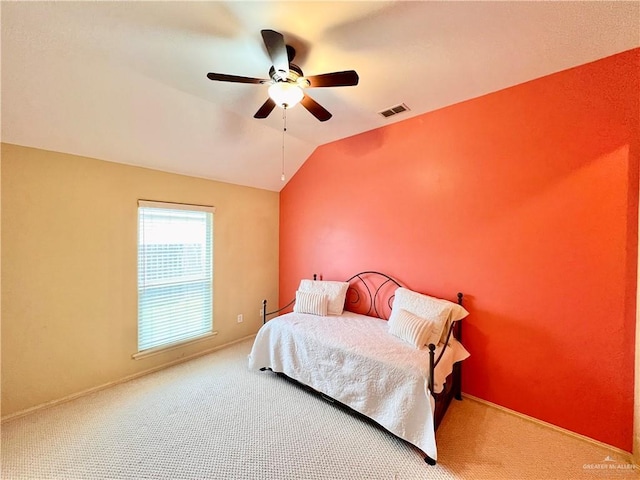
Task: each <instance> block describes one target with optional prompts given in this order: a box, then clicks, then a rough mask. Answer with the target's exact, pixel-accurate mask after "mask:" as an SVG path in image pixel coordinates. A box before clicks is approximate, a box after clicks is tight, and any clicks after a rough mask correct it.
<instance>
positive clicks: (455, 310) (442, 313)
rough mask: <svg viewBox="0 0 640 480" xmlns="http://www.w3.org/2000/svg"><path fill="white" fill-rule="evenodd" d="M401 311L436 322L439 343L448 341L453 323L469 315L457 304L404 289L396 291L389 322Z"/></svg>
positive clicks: (435, 330)
mask: <svg viewBox="0 0 640 480" xmlns="http://www.w3.org/2000/svg"><path fill="white" fill-rule="evenodd" d="M399 309H404V310H406V311H408V312H410V313H413V314H414V315H417V316H418V317H421V318H425V319H428V320H433V321H434V322H435V326H434V335H435V333H436V332H437V337H435V338H436V339H438V340H439V341H438V342H437V343H441V342H444V341H445V340H446V338H447V332H448V330H449V325H450V323H451V322H455V321H458V320H462V319H463V318H464V317H466V316H467V315H469V312H467V311H466V310H465V309H464V308H462V306H461V305H458V304H457V303H453V302H450V301H448V300H443V299H441V298H435V297H430V296H429V295H424V294H422V293H418V292H414V291H412V290H408V289H406V288H402V287H400V288H398V289H397V290H396V294H395V297H394V299H393V308H392V309H391V316H390V317H389V321H391V318H392V317H393V316H394V313H395V312H396V311H397V310H399ZM434 343H436V342H434Z"/></svg>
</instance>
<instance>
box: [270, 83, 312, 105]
mask: <svg viewBox="0 0 640 480" xmlns="http://www.w3.org/2000/svg"><path fill="white" fill-rule="evenodd" d="M269 97H271V100H273V101H274V102H275V103H276V105H278V106H279V107H281V108H291V107H294V106H295V105H297V104H298V103H300V100H302V98H303V97H304V93H303V92H302V88H300V87H299V86H298V85H296V84H295V83H289V82H276V83H274V84H273V85H271V86H270V87H269Z"/></svg>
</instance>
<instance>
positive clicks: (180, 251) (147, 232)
mask: <svg viewBox="0 0 640 480" xmlns="http://www.w3.org/2000/svg"><path fill="white" fill-rule="evenodd" d="M214 211H215V209H214V208H213V207H201V206H196V205H181V204H172V203H159V202H149V201H142V200H140V201H139V202H138V352H139V353H140V352H144V351H149V350H150V349H158V348H159V347H167V346H169V345H173V344H176V343H181V342H185V341H188V340H193V339H196V338H199V337H202V336H207V335H211V334H212V333H213V332H212V330H213V319H212V317H213V315H212V312H213V258H212V257H213V213H214Z"/></svg>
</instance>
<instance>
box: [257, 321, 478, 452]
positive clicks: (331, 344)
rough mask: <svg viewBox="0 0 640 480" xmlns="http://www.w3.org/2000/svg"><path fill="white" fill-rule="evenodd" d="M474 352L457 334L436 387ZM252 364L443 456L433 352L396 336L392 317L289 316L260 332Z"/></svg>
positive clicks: (437, 368) (441, 366) (438, 389)
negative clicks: (437, 439)
mask: <svg viewBox="0 0 640 480" xmlns="http://www.w3.org/2000/svg"><path fill="white" fill-rule="evenodd" d="M440 348H442V347H439V348H438V349H437V350H436V358H438V354H439V349H440ZM468 356H469V353H468V352H467V351H466V350H465V348H464V347H463V346H462V345H461V344H460V343H459V342H458V341H456V340H455V339H451V341H450V346H449V347H448V348H447V349H446V351H445V354H444V356H443V357H442V359H441V361H440V363H439V364H438V366H437V367H436V372H435V375H434V377H435V378H434V390H435V392H436V393H437V392H440V391H441V390H442V388H443V386H444V381H445V378H446V377H447V375H449V373H451V371H452V369H453V364H454V363H455V362H457V361H460V360H464V359H465V358H467V357H468ZM249 368H251V369H255V370H258V369H261V368H270V369H272V370H273V371H275V372H282V373H284V374H286V375H287V376H289V377H291V378H294V379H295V380H298V381H299V382H301V383H303V384H305V385H308V386H310V387H312V388H314V389H315V390H318V391H319V392H322V393H324V394H325V395H328V396H329V397H331V398H334V399H336V400H338V401H340V402H342V403H344V404H345V405H348V406H349V407H351V408H353V409H354V410H356V411H357V412H360V413H362V414H364V415H366V416H367V417H369V418H371V419H373V420H375V421H376V422H377V423H379V424H380V425H382V426H383V427H384V428H386V429H387V430H389V431H390V432H391V433H393V434H395V435H397V436H398V437H400V438H402V439H404V440H406V441H408V442H409V443H411V444H413V445H415V446H417V447H418V448H420V449H421V450H422V451H423V452H424V453H426V454H427V455H429V456H430V457H431V458H433V459H434V460H436V459H437V450H436V442H435V432H434V419H433V408H434V406H433V399H432V397H431V395H430V394H429V387H428V385H429V352H428V350H416V349H415V348H413V347H412V346H410V345H408V344H406V343H405V342H403V341H402V340H400V339H399V338H396V337H394V336H393V335H391V334H390V333H389V328H388V324H387V322H386V321H385V320H380V319H378V318H373V317H367V316H364V315H358V314H355V313H351V312H346V311H345V312H344V314H343V315H341V316H328V317H319V316H315V315H308V314H301V313H288V314H286V315H282V316H280V317H277V318H274V319H273V320H270V321H269V322H267V323H266V324H265V325H264V326H263V327H262V328H261V329H260V331H259V332H258V335H257V336H256V339H255V342H254V344H253V348H252V350H251V353H250V355H249Z"/></svg>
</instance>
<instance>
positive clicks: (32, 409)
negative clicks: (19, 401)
mask: <svg viewBox="0 0 640 480" xmlns="http://www.w3.org/2000/svg"><path fill="white" fill-rule="evenodd" d="M255 336H256V334H255V333H254V334H253V335H248V336H246V337H242V338H239V339H238V340H234V341H232V342H228V343H225V344H223V345H218V346H217V347H212V348H208V349H206V350H203V351H201V352H197V353H194V354H191V355H188V356H186V357H182V358H178V359H176V360H172V361H171V362H168V363H164V364H162V365H160V366H158V367H153V368H150V369H148V370H143V371H142V372H138V373H134V374H133V375H128V376H126V377H123V378H121V379H119V380H114V381H112V382H107V383H104V384H102V385H98V386H97V387H92V388H88V389H86V390H82V391H80V392H77V393H72V394H71V395H67V396H66V397H62V398H59V399H57V400H51V401H49V402H45V403H41V404H40V405H36V406H34V407H29V408H27V409H24V410H20V411H18V412H15V413H11V414H9V415H5V416H4V417H2V419H0V423H6V422H9V421H11V420H15V419H17V418H21V417H24V416H25V415H29V414H30V413H34V412H37V411H38V410H44V409H46V408H51V407H54V406H56V405H60V404H61V403H66V402H70V401H71V400H75V399H76V398H80V397H84V396H85V395H89V394H90V393H94V392H99V391H100V390H104V389H106V388H109V387H113V386H115V385H119V384H121V383H125V382H129V381H131V380H135V379H136V378H140V377H144V376H145V375H149V374H151V373H155V372H158V371H160V370H164V369H165V368H169V367H172V366H174V365H178V364H180V363H184V362H187V361H189V360H193V359H194V358H198V357H202V356H203V355H207V354H209V353H212V352H215V351H216V350H220V349H222V348H226V347H230V346H231V345H235V344H236V343H240V342H244V341H245V340H249V339H250V338H253V337H255Z"/></svg>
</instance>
